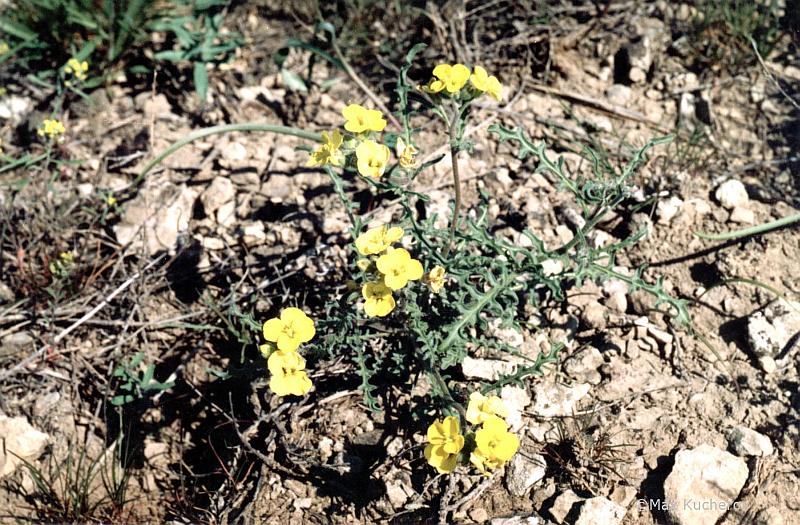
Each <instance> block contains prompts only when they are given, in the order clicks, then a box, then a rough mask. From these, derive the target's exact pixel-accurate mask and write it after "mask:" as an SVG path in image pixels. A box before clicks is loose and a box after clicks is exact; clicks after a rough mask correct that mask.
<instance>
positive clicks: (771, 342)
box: [747, 299, 800, 357]
mask: <svg viewBox="0 0 800 525" xmlns="http://www.w3.org/2000/svg"><path fill="white" fill-rule="evenodd" d="M798 332H800V302H798V301H786V300H784V299H780V300H778V301H775V302H774V303H772V304H771V305H769V306H767V307H766V308H764V310H763V311H761V312H756V313H755V314H753V315H751V316H750V318H749V319H748V320H747V336H748V340H749V341H750V347H751V348H752V349H753V353H755V355H756V356H772V357H774V356H777V354H778V353H780V351H781V350H783V349H784V347H786V345H788V344H789V341H790V340H791V339H792V338H793V337H794V336H795V335H796V334H797V333H798Z"/></svg>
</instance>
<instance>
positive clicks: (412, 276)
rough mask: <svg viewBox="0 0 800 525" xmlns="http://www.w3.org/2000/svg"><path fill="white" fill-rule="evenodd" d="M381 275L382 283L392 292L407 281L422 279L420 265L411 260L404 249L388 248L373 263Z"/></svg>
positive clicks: (416, 261)
mask: <svg viewBox="0 0 800 525" xmlns="http://www.w3.org/2000/svg"><path fill="white" fill-rule="evenodd" d="M375 264H376V265H377V267H378V271H379V272H381V273H382V274H383V282H384V284H386V286H388V287H389V288H391V289H392V290H400V289H401V288H403V287H404V286H405V285H406V284H408V281H415V280H417V279H420V278H422V273H423V270H422V263H421V262H419V261H418V260H416V259H412V258H411V254H410V253H408V250H406V249H405V248H389V249H388V250H386V253H385V254H383V255H381V256H380V257H378V260H377V261H376V263H375Z"/></svg>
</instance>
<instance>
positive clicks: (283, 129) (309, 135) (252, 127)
mask: <svg viewBox="0 0 800 525" xmlns="http://www.w3.org/2000/svg"><path fill="white" fill-rule="evenodd" d="M231 131H266V132H269V133H278V134H281V135H291V136H294V137H300V138H302V139H306V140H313V141H314V142H322V137H321V136H320V134H319V133H314V132H313V131H306V130H304V129H298V128H290V127H288V126H277V125H274V124H257V123H254V122H246V123H244V124H223V125H221V126H211V127H210V128H203V129H199V130H197V131H193V132H192V133H189V134H188V135H186V136H185V137H184V138H182V139H181V140H179V141H178V142H176V143H175V144H173V145H172V146H170V147H168V148H167V149H165V150H164V151H162V152H161V153H160V154H158V155H157V156H156V157H155V158H154V159H153V160H151V161H150V162H148V163H147V165H146V166H145V167H144V169H143V170H142V171H141V173H139V175H138V176H137V177H136V179H135V180H134V181H133V184H132V185H134V186H135V185H136V184H139V183H140V182H141V181H142V180H143V179H144V178H145V176H146V175H147V174H148V173H149V172H150V170H152V169H153V168H155V167H156V166H157V165H158V164H160V163H161V161H163V160H164V159H166V158H167V157H169V156H170V155H172V154H173V153H175V152H176V151H178V150H179V149H181V148H182V147H184V146H185V145H187V144H189V143H191V142H194V141H195V140H199V139H202V138H205V137H208V136H209V135H215V134H217V133H229V132H231Z"/></svg>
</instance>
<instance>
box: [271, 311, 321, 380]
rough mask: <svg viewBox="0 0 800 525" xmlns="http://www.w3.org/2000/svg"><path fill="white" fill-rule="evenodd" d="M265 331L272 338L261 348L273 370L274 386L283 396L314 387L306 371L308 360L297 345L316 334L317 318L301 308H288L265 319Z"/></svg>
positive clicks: (309, 339)
mask: <svg viewBox="0 0 800 525" xmlns="http://www.w3.org/2000/svg"><path fill="white" fill-rule="evenodd" d="M263 332H264V339H266V340H267V341H268V342H267V343H266V344H263V345H261V346H260V347H259V348H260V350H261V354H262V355H263V356H264V357H266V358H267V368H268V369H269V371H270V373H271V374H272V378H271V379H270V381H269V388H270V390H272V391H273V392H275V393H276V394H278V395H279V396H287V395H290V394H291V395H295V396H302V395H305V394H306V392H308V391H309V390H311V380H310V379H309V378H308V375H307V374H306V372H305V368H306V361H305V359H303V357H302V356H301V355H300V353H299V352H298V351H297V349H298V348H299V347H300V345H301V344H303V343H307V342H308V341H311V339H313V338H314V335H315V333H316V329H315V328H314V321H312V320H311V318H309V317H308V316H307V315H306V314H305V313H304V312H303V311H302V310H300V309H299V308H294V307H291V308H285V309H284V310H283V311H281V315H280V317H273V318H272V319H269V320H268V321H267V322H265V323H264V326H263Z"/></svg>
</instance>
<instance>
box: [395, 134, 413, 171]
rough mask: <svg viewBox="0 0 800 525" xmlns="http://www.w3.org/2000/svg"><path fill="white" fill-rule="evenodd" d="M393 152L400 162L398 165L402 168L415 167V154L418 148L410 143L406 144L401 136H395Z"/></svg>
mask: <svg viewBox="0 0 800 525" xmlns="http://www.w3.org/2000/svg"><path fill="white" fill-rule="evenodd" d="M395 153H397V159H398V160H399V162H400V166H402V167H403V168H406V169H411V168H416V167H417V164H418V162H417V159H416V156H417V153H419V150H418V149H417V148H415V147H414V145H412V144H406V142H405V141H404V140H403V138H402V137H397V147H396V148H395Z"/></svg>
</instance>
